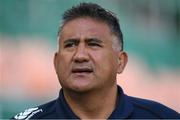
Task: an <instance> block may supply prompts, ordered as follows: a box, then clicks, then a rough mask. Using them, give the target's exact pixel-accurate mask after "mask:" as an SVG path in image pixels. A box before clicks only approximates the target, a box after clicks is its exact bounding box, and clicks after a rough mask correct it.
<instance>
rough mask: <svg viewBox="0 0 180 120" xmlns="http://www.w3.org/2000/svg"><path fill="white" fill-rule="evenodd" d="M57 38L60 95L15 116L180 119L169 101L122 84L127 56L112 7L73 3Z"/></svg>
mask: <svg viewBox="0 0 180 120" xmlns="http://www.w3.org/2000/svg"><path fill="white" fill-rule="evenodd" d="M58 41H59V42H58V44H59V49H58V51H57V53H55V57H54V66H55V70H56V73H57V76H58V79H59V82H60V84H61V86H62V89H61V90H60V93H59V97H58V98H57V99H56V100H54V101H51V102H49V103H47V104H44V105H41V106H39V107H35V108H30V109H27V110H25V111H24V112H22V113H19V114H18V115H16V116H14V119H48V118H51V119H55V118H61V119H70V118H71V119H72V118H73V119H77V118H80V119H118V118H129V119H130V118H180V114H179V113H177V112H175V111H173V110H172V109H170V108H167V107H165V106H164V105H161V104H159V103H156V102H153V101H149V100H144V99H139V98H134V97H130V96H127V95H125V94H124V93H123V90H122V89H121V87H120V86H118V85H117V80H116V76H117V74H120V73H122V72H123V70H124V68H125V66H126V63H127V61H128V57H127V54H126V52H124V51H123V37H122V33H121V30H120V26H119V23H118V19H117V18H116V17H115V15H114V14H113V13H112V12H110V11H107V10H105V9H103V8H102V7H100V6H99V5H97V4H93V3H81V4H79V5H77V6H75V7H72V8H71V9H69V10H67V11H66V12H65V13H64V16H63V23H62V26H61V27H60V30H59V32H58Z"/></svg>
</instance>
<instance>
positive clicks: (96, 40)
mask: <svg viewBox="0 0 180 120" xmlns="http://www.w3.org/2000/svg"><path fill="white" fill-rule="evenodd" d="M85 42H96V43H102V42H103V41H102V40H100V39H98V38H87V39H85Z"/></svg>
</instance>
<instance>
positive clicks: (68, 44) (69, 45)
mask: <svg viewBox="0 0 180 120" xmlns="http://www.w3.org/2000/svg"><path fill="white" fill-rule="evenodd" d="M74 46H76V43H75V42H69V43H66V44H65V45H64V48H70V47H74Z"/></svg>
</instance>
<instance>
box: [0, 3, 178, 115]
mask: <svg viewBox="0 0 180 120" xmlns="http://www.w3.org/2000/svg"><path fill="white" fill-rule="evenodd" d="M82 1H83V0H0V118H10V117H12V116H13V115H15V114H16V113H18V112H20V111H22V110H23V109H25V108H27V107H29V106H33V105H38V104H42V101H43V102H45V101H48V100H49V99H53V98H54V97H55V96H57V93H58V90H59V85H56V84H58V82H57V81H56V82H54V81H50V82H47V83H52V84H54V86H51V89H49V88H48V86H47V85H44V86H43V89H40V88H36V89H35V90H39V89H40V90H41V91H37V92H39V94H34V91H31V89H33V87H34V86H32V87H31V88H27V87H25V88H23V87H22V86H21V85H23V84H22V82H19V83H18V82H17V81H18V80H19V79H18V78H20V79H23V78H24V77H21V75H22V74H23V75H24V76H25V75H26V74H24V72H25V71H27V70H26V69H25V70H24V71H23V70H21V71H20V70H19V68H18V66H20V65H21V64H20V63H21V61H23V60H24V59H23V57H22V56H23V55H24V57H25V58H27V57H30V55H31V54H26V49H27V47H26V46H24V44H25V45H27V46H28V48H29V49H30V48H31V47H32V46H33V45H35V47H34V46H33V48H37V49H36V50H35V52H32V53H34V54H35V53H37V55H35V56H40V55H42V54H43V57H42V58H45V59H48V58H49V57H53V55H52V54H53V52H55V50H56V46H57V45H56V43H57V41H56V39H57V36H56V35H57V30H58V26H59V24H60V22H61V16H62V14H63V12H64V11H65V10H66V9H68V8H70V7H71V6H73V5H76V4H78V3H80V2H82ZM84 1H86V2H87V1H88V2H95V3H98V4H100V5H101V6H103V7H104V8H107V9H109V10H111V11H113V12H115V13H116V14H117V16H118V17H119V19H120V25H121V29H122V32H123V35H124V43H125V51H127V52H128V54H129V55H130V56H132V59H133V58H134V57H135V58H139V59H140V60H142V61H143V63H142V64H144V65H145V66H146V67H147V69H148V72H147V74H148V75H149V74H150V75H152V76H156V77H157V76H158V75H159V74H161V73H162V71H167V72H164V73H168V74H171V73H172V74H171V75H169V76H174V77H173V79H171V78H167V79H168V81H169V82H170V83H172V82H173V83H175V84H178V86H179V81H180V76H179V73H180V72H179V71H180V53H179V52H180V1H179V0H84ZM37 41H38V42H37ZM36 42H37V43H36ZM43 46H45V48H44V47H43ZM41 47H43V48H41ZM9 50H10V52H9ZM22 50H23V51H24V52H21V51H22ZM15 51H16V52H15ZM48 51H50V52H48ZM38 52H40V54H38ZM41 53H42V54H41ZM46 54H48V55H47V56H46ZM19 55H21V59H19V58H18V56H19ZM28 55H29V56H28ZM35 56H34V57H35ZM44 56H46V57H44ZM30 58H31V57H30ZM130 58H131V57H130ZM45 59H42V60H40V61H45ZM14 61H16V62H14ZM31 62H32V61H31V60H30V63H31ZM50 62H52V61H51V59H48V61H46V62H43V63H42V64H43V65H46V63H48V65H49V66H51V67H53V64H51V63H50ZM39 63H41V62H39ZM140 63H141V61H140ZM17 64H18V65H17ZM32 64H33V62H32ZM39 65H40V64H37V63H35V66H36V67H38V66H39ZM136 65H137V66H138V65H139V64H136ZM12 66H17V67H13V69H12ZM30 66H31V65H30ZM141 67H142V66H140V67H139V69H141ZM38 68H39V67H38ZM35 69H36V68H34V69H33V68H32V71H33V70H35ZM45 69H48V68H45ZM142 69H144V68H142ZM41 70H43V68H42V69H41ZM50 70H53V68H50ZM161 70H162V71H161ZM137 71H138V69H137ZM142 71H143V70H142ZM169 71H170V72H169ZM16 72H17V73H16ZM18 72H19V73H18ZM174 72H175V73H174ZM46 73H49V72H48V71H46ZM40 74H41V73H40ZM49 74H51V75H49V76H50V77H49V78H50V79H51V78H53V77H51V76H55V73H49ZM16 75H19V77H17V76H16ZM28 75H29V74H28ZM31 75H34V76H39V74H36V73H33V74H31ZM31 75H30V77H27V78H26V79H23V80H27V81H28V80H35V81H36V82H37V80H39V78H36V77H35V78H31ZM14 76H15V77H14ZM140 76H141V75H140ZM159 76H160V75H159ZM145 77H147V76H145ZM174 78H175V79H174ZM40 79H43V77H42V78H40ZM144 79H146V78H144ZM163 79H164V78H162V79H160V77H159V80H160V81H161V82H163ZM165 79H166V78H165ZM151 80H152V81H153V80H154V79H151ZM155 81H158V79H156V80H155ZM42 82H44V81H42ZM32 84H33V83H32ZM34 84H35V83H34ZM39 84H41V83H39ZM41 85H42V84H41ZM26 86H27V84H26ZM17 87H18V89H17ZM36 87H39V86H38V85H37V86H36ZM40 87H42V86H40ZM54 87H55V88H54ZM179 87H180V86H179ZM15 88H16V89H15ZM53 88H54V90H52V89H53ZM23 90H26V92H23V93H22V91H23ZM44 90H46V91H49V92H48V93H47V92H46V91H44ZM175 91H177V92H176V93H175V95H174V96H175V97H174V98H176V99H178V100H179V98H180V92H179V89H178V87H177V88H176V90H175ZM29 92H30V97H29ZM27 93H28V94H27ZM41 95H42V96H43V97H40V96H41ZM47 96H50V97H47ZM168 96H169V95H168ZM169 97H170V96H169ZM172 100H173V99H172ZM172 100H171V101H172ZM167 103H168V102H167ZM170 104H175V105H174V106H176V108H175V107H174V108H175V109H176V110H177V111H179V112H180V104H179V103H170Z"/></svg>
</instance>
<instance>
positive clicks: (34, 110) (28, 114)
mask: <svg viewBox="0 0 180 120" xmlns="http://www.w3.org/2000/svg"><path fill="white" fill-rule="evenodd" d="M38 112H43V111H42V109H38V107H36V108H29V109H27V110H25V111H24V112H21V113H19V114H17V115H16V116H14V118H15V119H18V120H20V119H25V120H28V119H29V118H31V117H32V116H33V115H35V114H36V113H38Z"/></svg>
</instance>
